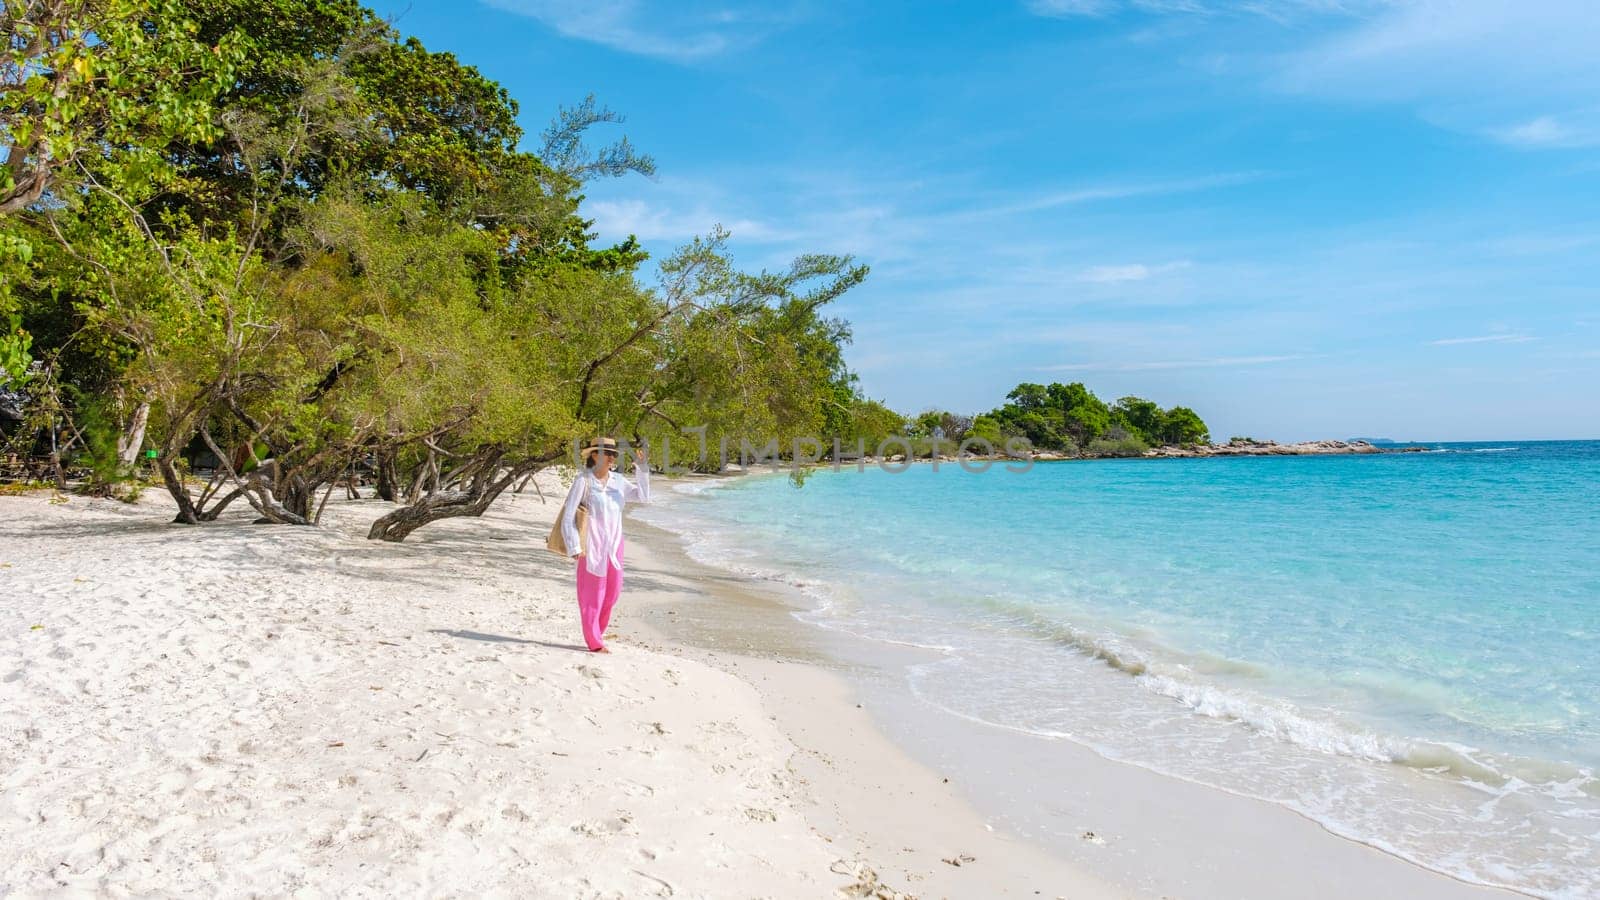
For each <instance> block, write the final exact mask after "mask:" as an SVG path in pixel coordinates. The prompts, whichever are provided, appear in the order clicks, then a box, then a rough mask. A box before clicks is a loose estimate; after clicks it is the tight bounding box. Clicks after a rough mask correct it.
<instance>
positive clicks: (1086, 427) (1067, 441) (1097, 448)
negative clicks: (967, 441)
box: [972, 382, 1209, 456]
mask: <svg viewBox="0 0 1600 900" xmlns="http://www.w3.org/2000/svg"><path fill="white" fill-rule="evenodd" d="M1006 401H1007V402H1006V403H1005V405H1003V406H1001V407H999V408H997V409H994V410H992V411H990V412H988V413H985V414H983V415H980V416H977V417H975V418H974V419H973V420H972V433H973V434H976V435H979V436H982V437H984V438H985V439H987V440H990V441H992V442H995V443H999V442H1000V440H1001V439H1003V438H1008V437H1021V438H1026V439H1027V440H1028V441H1029V442H1030V443H1031V444H1033V446H1035V447H1037V448H1039V449H1041V450H1050V451H1055V452H1057V453H1062V454H1066V455H1077V454H1079V453H1087V454H1089V455H1093V456H1136V455H1140V454H1142V453H1143V452H1144V451H1145V450H1146V449H1148V448H1149V447H1152V446H1160V445H1175V444H1193V443H1202V442H1204V441H1206V440H1208V439H1209V433H1208V430H1207V428H1206V425H1205V422H1204V421H1202V420H1201V419H1200V416H1199V415H1198V414H1196V413H1195V412H1194V410H1192V409H1189V408H1188V407H1184V406H1174V407H1172V408H1170V409H1162V408H1161V406H1160V405H1159V404H1157V403H1155V402H1154V401H1150V400H1145V399H1142V398H1140V397H1123V398H1122V399H1120V400H1118V401H1117V402H1116V403H1115V404H1114V405H1107V404H1106V403H1105V402H1104V401H1102V400H1101V399H1100V398H1098V397H1096V396H1095V394H1094V392H1093V391H1090V390H1089V389H1088V388H1087V387H1086V386H1084V385H1083V384H1082V383H1081V382H1073V383H1072V384H1048V385H1044V384H1035V383H1026V382H1025V383H1023V384H1019V385H1017V386H1016V388H1014V389H1013V390H1012V391H1011V392H1010V393H1009V394H1007V395H1006Z"/></svg>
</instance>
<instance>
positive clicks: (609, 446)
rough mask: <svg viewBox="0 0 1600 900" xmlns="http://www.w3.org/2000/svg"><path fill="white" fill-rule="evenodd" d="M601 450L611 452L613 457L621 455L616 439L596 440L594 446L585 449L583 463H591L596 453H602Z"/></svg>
mask: <svg viewBox="0 0 1600 900" xmlns="http://www.w3.org/2000/svg"><path fill="white" fill-rule="evenodd" d="M601 450H609V451H611V455H612V456H617V455H619V451H618V450H617V440H616V438H608V437H603V438H595V441H594V443H593V444H590V445H589V446H587V447H585V448H583V461H584V462H588V461H589V457H591V456H593V455H594V454H595V453H596V452H598V451H601Z"/></svg>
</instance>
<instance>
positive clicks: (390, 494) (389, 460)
mask: <svg viewBox="0 0 1600 900" xmlns="http://www.w3.org/2000/svg"><path fill="white" fill-rule="evenodd" d="M395 481H396V478H395V473H394V456H393V455H392V454H390V453H379V454H378V485H377V490H378V499H379V500H387V501H389V502H390V503H393V502H395V499H396V495H397V494H398V492H399V486H398V485H396V484H395Z"/></svg>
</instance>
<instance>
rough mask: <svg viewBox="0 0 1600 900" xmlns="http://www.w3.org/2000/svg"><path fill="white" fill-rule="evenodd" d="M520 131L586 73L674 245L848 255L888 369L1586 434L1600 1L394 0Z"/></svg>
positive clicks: (1274, 425) (632, 217)
mask: <svg viewBox="0 0 1600 900" xmlns="http://www.w3.org/2000/svg"><path fill="white" fill-rule="evenodd" d="M376 8H377V9H378V10H379V12H380V13H383V14H385V15H388V16H391V17H392V18H394V19H395V20H396V24H397V26H398V28H399V29H400V30H401V31H402V32H405V33H407V34H415V35H417V36H419V37H420V38H422V40H423V41H424V42H425V43H426V44H427V45H428V46H429V47H430V48H431V49H435V50H450V51H453V52H455V53H456V54H457V55H459V56H460V57H461V58H462V59H463V60H465V61H466V62H469V63H471V64H474V65H476V66H478V67H479V68H480V69H481V70H482V71H483V72H484V73H485V74H486V75H488V76H490V77H492V78H495V79H497V80H499V81H500V82H502V83H503V84H505V85H506V86H507V87H508V88H509V89H510V90H511V92H512V95H513V96H515V97H516V98H517V99H518V101H520V103H521V104H522V112H523V124H524V126H525V127H526V128H527V129H528V131H529V132H530V133H531V134H534V135H537V133H538V132H539V131H540V130H541V129H542V128H543V126H544V124H545V123H546V122H547V121H548V120H549V118H550V117H551V115H552V113H553V112H554V110H555V108H556V107H557V106H558V105H561V104H568V105H570V104H572V103H575V102H577V101H578V100H581V99H582V98H583V97H584V96H585V95H586V94H588V93H591V92H593V93H594V94H596V95H597V97H598V99H599V101H600V102H601V103H603V104H605V105H608V106H610V107H611V108H613V109H615V110H617V111H618V112H621V113H623V114H625V115H626V116H627V119H628V121H627V123H626V124H625V125H624V126H622V127H621V128H616V129H613V130H612V132H611V134H608V135H607V136H608V137H610V136H612V135H620V134H622V133H624V132H625V133H626V134H627V135H628V136H629V137H630V138H631V139H632V140H633V141H634V142H635V143H636V144H637V145H638V146H639V147H640V148H641V149H643V150H644V151H646V152H649V153H651V154H652V155H654V156H655V158H656V160H657V162H658V164H659V167H660V173H659V176H658V177H657V178H656V179H654V180H646V179H643V178H638V177H629V178H626V179H621V180H617V181H610V182H605V183H596V184H593V185H591V186H590V189H589V191H588V196H589V200H588V202H587V208H588V215H589V216H591V217H593V218H595V219H596V227H597V229H598V230H599V231H600V233H601V235H602V236H603V237H605V238H620V237H622V236H625V235H627V234H629V233H633V234H637V235H638V236H639V237H640V238H641V239H642V240H643V241H644V242H645V244H646V246H647V247H648V248H650V250H651V251H652V252H653V253H655V254H656V255H657V256H664V255H665V253H666V252H668V251H670V249H671V248H672V247H673V246H675V245H677V244H679V243H681V242H683V241H684V240H686V239H688V238H689V237H691V236H693V235H695V234H698V233H704V232H705V231H707V230H708V229H709V228H710V227H711V226H712V225H713V224H714V223H719V222H720V223H721V224H723V225H724V226H726V227H727V228H729V229H730V230H731V231H732V232H733V235H734V240H733V247H734V250H735V253H736V257H737V260H738V262H740V263H741V264H742V265H744V266H745V267H747V268H760V267H777V266H781V265H782V264H783V263H784V262H785V261H786V260H788V259H789V258H790V257H792V256H793V255H794V254H796V253H799V252H806V251H826V252H838V253H853V254H855V255H857V256H858V257H860V258H861V259H862V260H864V261H866V262H868V263H870V264H871V265H872V268H873V273H872V275H871V277H870V278H869V280H868V283H867V284H866V285H865V286H863V287H862V288H861V289H859V290H858V291H856V292H853V293H851V294H850V295H849V296H848V297H847V298H846V299H844V300H842V301H841V302H840V303H839V304H838V305H837V307H836V310H835V311H836V313H837V314H838V315H841V316H843V317H844V318H847V319H849V320H850V321H851V322H852V323H853V324H854V329H855V343H854V345H853V346H852V347H851V348H850V351H849V354H848V355H849V359H850V361H851V364H852V366H853V367H854V368H855V369H856V370H857V371H858V372H859V374H860V376H861V381H862V386H863V388H864V389H865V391H866V392H867V393H868V394H869V395H870V396H873V397H875V398H878V399H882V400H885V401H887V402H888V403H890V404H891V405H893V406H894V407H896V408H897V409H901V410H904V411H910V412H914V411H918V410H920V409H923V408H926V407H929V406H940V407H947V408H954V409H958V410H963V411H968V412H977V411H983V410H987V409H990V408H992V407H994V406H995V405H997V404H998V403H999V402H1000V401H1001V400H1002V398H1003V397H1004V395H1005V393H1006V392H1007V391H1008V390H1009V389H1010V388H1011V387H1012V386H1014V385H1015V384H1017V383H1018V382H1021V381H1040V382H1048V381H1078V380H1081V381H1083V382H1085V383H1086V384H1088V385H1089V387H1090V388H1091V389H1093V390H1094V391H1095V392H1096V393H1098V394H1100V395H1101V396H1102V397H1105V398H1108V399H1113V398H1116V397H1119V396H1122V395H1124V394H1130V393H1132V394H1138V395H1141V396H1145V397H1149V398H1151V399H1154V400H1157V401H1159V402H1161V403H1163V404H1166V405H1171V404H1177V403H1182V404H1185V405H1189V406H1192V407H1194V408H1195V409H1196V410H1197V411H1199V412H1200V414H1201V415H1202V416H1203V417H1204V418H1205V419H1206V420H1207V422H1208V423H1209V424H1210V425H1211V426H1212V430H1213V435H1214V436H1217V437H1221V438H1226V437H1227V436H1229V435H1234V434H1250V435H1254V436H1258V437H1275V438H1279V439H1300V438H1312V437H1349V436H1356V435H1371V436H1387V437H1395V438H1400V439H1433V440H1451V439H1456V440H1473V439H1488V440H1495V439H1507V438H1523V439H1533V438H1564V437H1565V438H1579V437H1581V438H1600V399H1597V396H1600V52H1596V48H1597V47H1600V8H1597V7H1596V6H1595V4H1594V3H1593V2H1591V0H1526V2H1522V3H1511V2H1505V0H1389V2H1384V0H1276V2H1273V0H1256V2H1221V0H994V2H984V3H976V2H973V3H955V2H917V3H911V2H873V3H859V2H858V3H848V4H826V3H821V2H781V0H775V2H770V3H760V4H756V3H750V4H737V3H732V2H725V3H704V2H700V0H679V2H648V0H615V2H604V0H589V2H580V0H482V2H468V0H462V2H451V3H445V2H424V0H408V2H407V3H405V4H404V5H401V4H400V3H398V2H394V3H391V4H390V5H388V6H385V5H384V4H383V3H382V2H380V3H379V4H377V7H376Z"/></svg>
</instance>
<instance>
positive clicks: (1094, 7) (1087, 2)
mask: <svg viewBox="0 0 1600 900" xmlns="http://www.w3.org/2000/svg"><path fill="white" fill-rule="evenodd" d="M1115 6H1116V4H1114V3H1111V2H1108V0H1028V12H1031V13H1033V14H1034V15H1036V16H1046V17H1049V18H1056V19H1064V18H1067V17H1068V16H1099V15H1104V14H1105V13H1108V12H1110V11H1111V10H1112V9H1114V8H1115Z"/></svg>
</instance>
